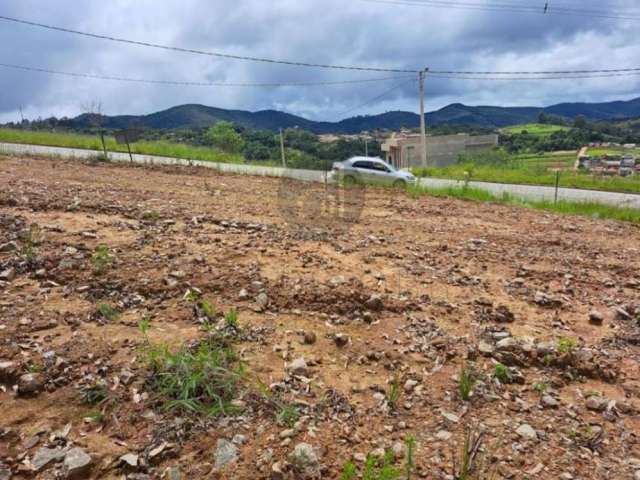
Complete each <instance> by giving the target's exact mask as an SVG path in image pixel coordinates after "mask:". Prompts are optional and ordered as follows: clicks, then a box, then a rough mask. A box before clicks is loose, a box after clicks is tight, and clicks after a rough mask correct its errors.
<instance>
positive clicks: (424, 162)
mask: <svg viewBox="0 0 640 480" xmlns="http://www.w3.org/2000/svg"><path fill="white" fill-rule="evenodd" d="M428 71H429V69H428V68H425V69H424V70H421V71H420V73H419V74H418V83H419V88H420V144H421V147H422V157H421V160H422V162H421V163H422V166H423V167H426V166H427V132H426V128H425V121H424V77H425V74H426V73H427V72H428Z"/></svg>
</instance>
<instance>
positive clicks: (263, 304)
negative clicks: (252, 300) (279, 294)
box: [256, 292, 269, 310]
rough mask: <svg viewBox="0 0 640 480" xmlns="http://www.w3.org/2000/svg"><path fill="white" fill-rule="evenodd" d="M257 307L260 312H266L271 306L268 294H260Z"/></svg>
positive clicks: (257, 298)
mask: <svg viewBox="0 0 640 480" xmlns="http://www.w3.org/2000/svg"><path fill="white" fill-rule="evenodd" d="M256 306H257V307H258V309H260V310H265V309H266V308H267V307H268V306H269V297H268V296H267V294H266V293H264V292H262V293H259V294H258V296H257V297H256Z"/></svg>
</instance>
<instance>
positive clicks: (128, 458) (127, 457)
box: [120, 453, 138, 467]
mask: <svg viewBox="0 0 640 480" xmlns="http://www.w3.org/2000/svg"><path fill="white" fill-rule="evenodd" d="M120 462H122V463H126V464H127V465H129V466H130V467H137V466H138V455H136V454H135V453H126V454H124V455H122V456H121V457H120Z"/></svg>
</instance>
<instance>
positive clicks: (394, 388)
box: [387, 376, 400, 410]
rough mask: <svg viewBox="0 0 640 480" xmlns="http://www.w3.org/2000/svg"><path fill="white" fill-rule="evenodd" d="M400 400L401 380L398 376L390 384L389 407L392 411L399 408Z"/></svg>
mask: <svg viewBox="0 0 640 480" xmlns="http://www.w3.org/2000/svg"><path fill="white" fill-rule="evenodd" d="M399 399H400V379H399V378H398V377H397V376H396V377H394V378H393V380H392V381H391V383H390V384H389V391H388V392H387V405H389V408H391V409H392V410H395V409H396V408H397V406H398V400H399Z"/></svg>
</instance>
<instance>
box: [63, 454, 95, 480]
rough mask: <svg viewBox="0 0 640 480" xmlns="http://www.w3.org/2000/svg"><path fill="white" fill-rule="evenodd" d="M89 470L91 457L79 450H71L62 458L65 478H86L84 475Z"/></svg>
mask: <svg viewBox="0 0 640 480" xmlns="http://www.w3.org/2000/svg"><path fill="white" fill-rule="evenodd" d="M90 468H91V457H90V456H89V455H87V453H86V452H85V451H84V450H83V449H81V448H79V447H75V448H72V449H71V450H69V451H68V452H67V454H66V455H65V457H64V471H65V472H66V474H67V478H86V473H87V472H88V471H89V469H90Z"/></svg>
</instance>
